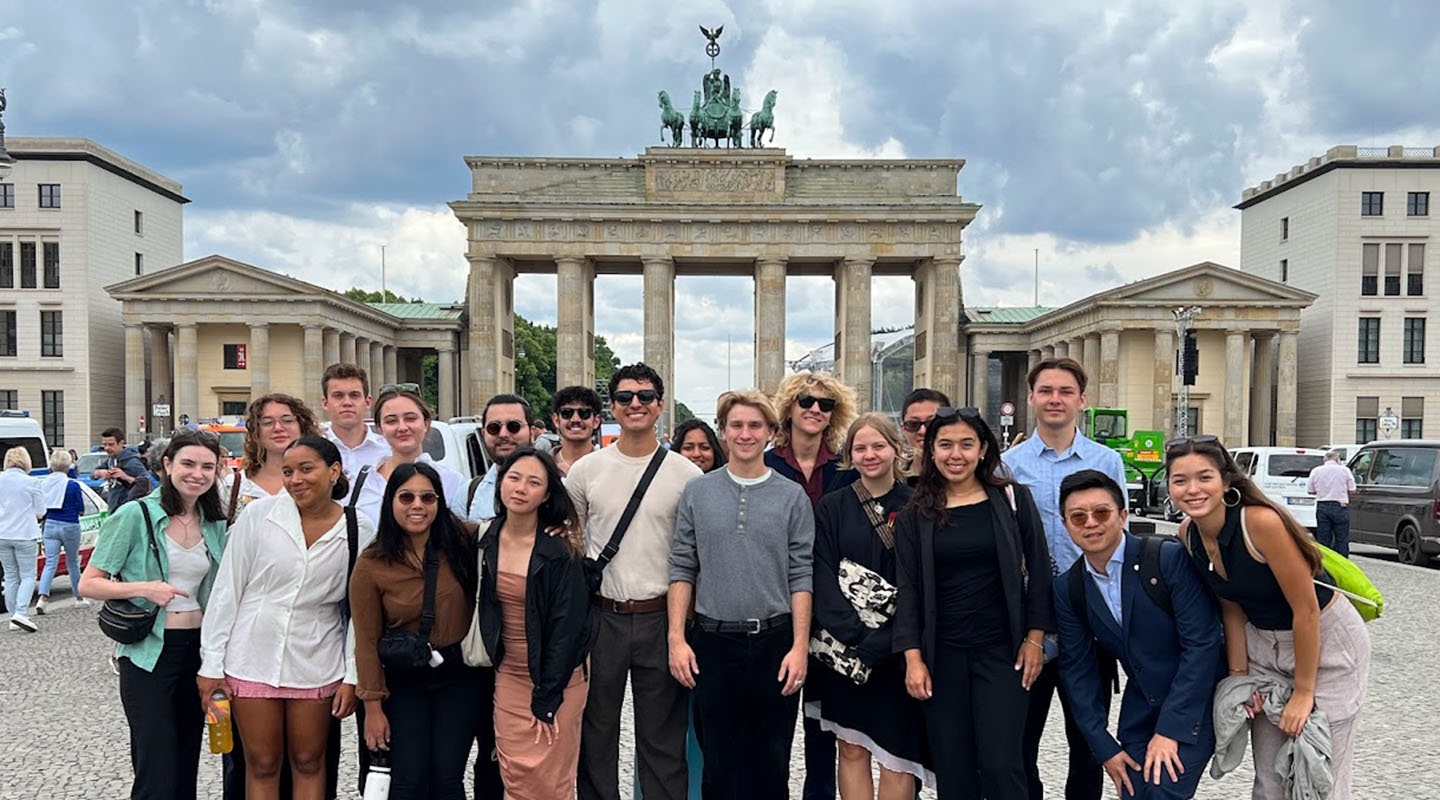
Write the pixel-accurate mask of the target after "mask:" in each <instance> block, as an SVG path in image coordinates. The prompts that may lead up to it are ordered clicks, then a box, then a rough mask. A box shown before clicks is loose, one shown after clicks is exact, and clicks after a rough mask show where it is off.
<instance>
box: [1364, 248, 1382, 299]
mask: <svg viewBox="0 0 1440 800" xmlns="http://www.w3.org/2000/svg"><path fill="white" fill-rule="evenodd" d="M1360 253H1361V259H1360V294H1361V295H1363V296H1365V297H1374V296H1375V295H1377V294H1380V245H1378V244H1363V245H1361V246H1360Z"/></svg>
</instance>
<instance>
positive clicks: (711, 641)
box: [669, 391, 815, 800]
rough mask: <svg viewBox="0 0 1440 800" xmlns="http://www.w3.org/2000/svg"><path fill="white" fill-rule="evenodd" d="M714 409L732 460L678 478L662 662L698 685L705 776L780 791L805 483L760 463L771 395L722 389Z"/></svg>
mask: <svg viewBox="0 0 1440 800" xmlns="http://www.w3.org/2000/svg"><path fill="white" fill-rule="evenodd" d="M716 415H717V417H718V419H719V423H720V430H721V432H722V435H723V436H724V438H725V442H726V444H727V445H728V449H729V455H730V461H729V463H728V464H727V465H726V468H725V469H722V470H716V471H714V472H711V473H709V474H706V475H702V476H700V477H699V478H696V479H694V480H692V481H691V482H690V483H689V484H687V485H686V486H685V493H684V495H683V496H682V497H681V498H680V508H679V512H678V514H677V515H676V518H675V541H674V544H673V545H672V546H671V548H670V595H669V605H670V608H669V613H670V634H669V639H670V642H669V644H670V672H671V674H672V675H674V676H675V680H677V681H679V682H680V683H682V684H684V685H685V686H687V687H690V688H693V689H695V699H696V715H697V716H698V717H699V722H700V725H699V726H698V727H700V728H703V730H704V731H705V736H704V743H703V744H702V745H701V752H702V753H703V755H704V762H705V767H704V770H705V778H704V781H705V785H706V786H707V787H714V791H715V793H716V795H717V796H720V797H744V798H746V800H770V799H771V798H775V800H783V798H787V797H788V795H789V777H790V776H789V772H790V744H791V739H792V738H793V737H794V732H795V715H796V712H797V710H798V709H799V705H800V694H799V692H800V687H801V686H803V685H804V683H805V668H806V663H807V660H808V657H809V652H810V605H811V578H810V563H811V557H812V553H813V551H814V546H815V516H814V512H813V511H812V510H811V508H810V500H809V498H807V497H806V496H805V490H804V489H802V488H800V486H799V484H797V483H795V482H793V481H789V480H785V479H784V478H782V477H780V476H778V475H775V474H774V473H773V472H771V470H770V469H769V468H768V467H766V466H765V446H766V445H767V444H769V442H770V439H771V438H772V437H773V436H774V435H775V432H776V431H777V430H779V428H780V423H779V420H778V419H777V418H776V416H775V410H774V408H773V407H772V406H771V405H770V401H769V399H768V398H766V397H765V395H764V394H761V393H760V392H756V391H745V392H726V393H725V394H723V395H721V396H720V401H719V407H718V409H717V410H716ZM692 598H693V599H694V601H695V621H694V624H693V625H691V626H690V630H689V631H688V636H687V631H686V617H687V616H688V614H689V611H690V602H691V599H692Z"/></svg>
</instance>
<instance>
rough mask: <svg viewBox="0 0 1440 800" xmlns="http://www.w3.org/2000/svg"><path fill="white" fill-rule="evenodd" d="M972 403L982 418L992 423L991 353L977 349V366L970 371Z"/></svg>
mask: <svg viewBox="0 0 1440 800" xmlns="http://www.w3.org/2000/svg"><path fill="white" fill-rule="evenodd" d="M970 375H971V378H970V402H971V403H974V404H975V407H976V408H978V409H980V416H981V417H983V418H984V419H985V421H986V422H989V421H990V351H989V350H981V349H980V348H978V347H977V348H975V366H974V368H973V369H972V370H970Z"/></svg>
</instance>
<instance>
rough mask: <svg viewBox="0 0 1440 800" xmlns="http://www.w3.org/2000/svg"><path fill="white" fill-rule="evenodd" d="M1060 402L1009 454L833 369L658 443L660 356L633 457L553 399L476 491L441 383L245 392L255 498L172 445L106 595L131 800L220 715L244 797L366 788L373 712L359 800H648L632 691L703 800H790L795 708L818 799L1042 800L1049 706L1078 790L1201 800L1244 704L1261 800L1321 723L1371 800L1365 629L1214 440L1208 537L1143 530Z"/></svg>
mask: <svg viewBox="0 0 1440 800" xmlns="http://www.w3.org/2000/svg"><path fill="white" fill-rule="evenodd" d="M1028 383H1029V388H1030V393H1029V398H1028V399H1029V402H1030V405H1031V407H1032V408H1033V409H1034V414H1035V418H1036V420H1037V425H1036V429H1035V431H1034V433H1033V435H1031V436H1030V437H1029V438H1027V439H1026V440H1025V441H1024V442H1022V443H1021V444H1019V445H1017V446H1015V447H1012V448H1010V449H1008V450H1003V447H1002V444H1001V443H1000V442H999V441H998V440H997V438H996V436H995V434H994V432H993V430H992V429H991V428H990V426H989V425H988V423H987V422H986V421H985V420H984V419H983V417H982V416H981V415H980V414H979V413H978V412H976V411H975V410H974V409H963V408H962V409H957V408H953V407H951V406H950V403H949V400H948V398H946V397H944V395H942V394H940V393H938V392H935V391H933V390H927V389H918V390H916V391H915V392H913V393H912V394H911V396H910V397H909V398H907V400H906V402H905V406H904V410H903V413H902V427H903V431H904V432H903V434H902V432H901V429H899V428H897V427H896V425H895V424H894V423H893V422H892V421H891V420H890V419H889V418H888V417H887V416H885V415H881V414H863V415H857V413H856V410H855V399H854V394H853V391H852V390H851V389H850V388H849V387H847V386H845V385H844V384H842V383H840V382H839V381H837V380H835V379H834V378H833V377H831V376H829V375H826V374H823V373H800V374H797V375H792V376H790V377H788V378H786V379H785V381H784V382H783V383H782V385H781V386H780V387H779V390H778V391H777V392H776V394H775V395H774V396H773V397H771V396H767V395H766V394H764V393H761V392H758V391H734V392H727V393H725V394H724V395H722V396H721V397H720V398H719V401H718V404H717V423H718V428H719V431H718V435H717V431H716V430H714V429H712V428H710V426H708V425H706V424H705V423H703V422H699V421H693V420H692V421H690V422H687V423H685V424H684V425H682V426H680V427H679V428H677V429H676V430H675V431H674V433H673V436H672V440H671V444H670V446H669V447H668V448H666V447H665V446H663V445H662V444H661V442H660V441H659V440H658V439H657V437H656V433H655V423H656V421H657V419H658V417H659V414H660V410H661V408H662V407H663V398H664V391H665V387H664V383H663V381H662V379H661V377H660V376H659V375H658V374H657V373H655V371H654V370H652V369H651V368H649V367H648V366H646V365H644V364H634V365H629V366H625V367H622V368H620V369H619V370H617V371H616V372H615V373H614V375H613V376H612V378H611V380H610V386H609V399H610V411H611V413H612V414H613V416H614V418H615V420H616V421H617V422H618V423H619V424H620V427H621V433H620V436H619V438H618V440H617V441H616V442H615V443H613V444H612V445H611V446H609V447H606V448H604V449H596V448H595V447H594V445H593V435H594V433H595V430H596V428H598V426H599V423H600V417H601V414H600V412H601V400H600V398H599V396H598V395H597V394H596V393H595V392H594V391H593V390H590V389H588V388H585V387H568V388H566V389H562V390H561V391H560V392H558V393H557V395H556V397H555V402H554V408H553V415H552V421H553V423H554V425H555V426H556V428H557V430H558V433H559V435H560V439H561V443H560V445H559V446H557V447H553V448H551V447H543V446H542V447H538V448H537V447H536V446H535V444H536V443H535V442H534V440H533V433H532V428H531V423H532V422H533V421H534V420H533V415H532V413H531V410H530V409H529V408H528V405H527V404H526V403H525V401H524V400H523V399H521V398H519V397H517V396H514V395H498V396H496V397H493V398H490V400H489V401H488V402H487V403H486V405H485V408H484V411H483V415H482V434H481V435H482V439H483V441H484V445H485V449H486V452H487V454H488V456H489V459H490V461H491V466H490V467H489V469H488V470H487V472H486V473H485V474H484V475H480V476H476V477H475V478H473V479H471V480H468V481H467V480H466V479H465V478H464V477H463V476H461V475H459V474H457V473H455V472H453V471H452V470H449V469H447V468H446V467H444V466H443V465H441V464H438V463H435V462H434V461H433V460H432V459H430V458H429V457H428V456H427V455H425V453H424V452H423V447H422V445H423V441H424V438H425V433H426V432H427V431H428V428H429V425H430V421H431V418H432V412H431V411H430V409H429V407H428V406H427V405H426V403H425V402H424V400H423V399H421V397H420V396H419V395H418V394H416V393H415V391H414V390H413V389H412V388H410V387H408V386H403V385H402V386H386V387H382V388H381V389H380V391H379V392H378V395H377V396H375V397H374V398H373V399H372V398H371V396H370V390H369V385H368V380H367V378H366V376H365V374H364V372H363V371H361V370H359V369H358V368H357V367H355V366H353V365H348V364H336V365H332V366H331V367H329V368H328V369H327V370H326V372H325V377H324V387H323V390H324V394H323V401H322V402H323V405H324V410H325V411H326V412H327V414H328V416H329V419H330V426H329V429H328V430H327V431H324V432H322V431H321V430H320V428H319V426H318V423H317V420H316V417H315V414H314V413H313V412H312V411H310V410H309V409H308V408H307V407H306V405H305V404H304V403H303V402H302V401H300V400H298V399H297V398H294V397H289V396H286V395H279V394H273V395H267V396H265V397H261V398H257V399H256V400H254V401H252V403H251V404H250V406H249V409H248V414H247V425H246V444H245V451H246V452H245V461H244V469H243V471H241V472H238V473H232V474H229V475H222V474H221V472H222V470H221V467H220V464H221V463H222V461H221V450H220V446H219V442H218V440H217V439H216V437H214V436H213V435H210V434H207V433H203V432H192V431H185V432H181V433H178V434H177V435H176V436H175V437H173V438H172V439H171V440H170V442H169V444H168V446H167V447H166V450H165V453H164V457H163V459H162V466H163V474H162V480H161V486H160V491H159V492H158V493H155V494H153V495H151V496H150V497H147V498H145V499H143V500H141V501H139V502H136V503H129V504H127V505H125V506H123V507H121V508H120V509H119V510H118V511H117V513H115V514H114V515H112V516H111V517H110V518H109V519H108V520H107V522H106V524H105V528H104V530H103V531H102V533H101V536H100V541H99V543H98V545H97V547H96V550H95V552H94V555H93V557H92V559H91V561H90V564H89V566H88V567H87V568H86V570H85V573H84V576H83V578H82V581H81V588H82V591H83V592H84V595H85V596H86V597H90V598H94V599H97V600H102V601H103V600H109V599H132V600H137V601H139V602H140V603H141V604H142V605H146V606H147V607H154V608H158V610H159V614H158V616H157V619H156V623H155V626H154V628H153V629H152V631H151V633H150V635H149V636H148V637H147V638H146V639H145V640H144V641H142V642H140V643H138V644H134V645H120V646H119V647H118V654H119V656H120V665H121V666H120V695H121V700H122V704H123V706H124V708H125V712H126V715H127V718H128V720H129V722H130V731H131V742H130V744H131V759H132V766H133V768H134V772H135V781H134V786H133V789H132V794H131V796H132V797H136V798H187V797H195V794H196V783H197V770H198V759H199V741H198V740H199V738H200V730H201V726H202V724H203V720H204V715H205V705H206V703H209V702H211V701H212V698H216V697H219V696H222V695H223V696H224V697H226V698H228V699H229V700H230V701H231V707H232V709H233V713H234V719H235V723H236V725H237V731H238V734H239V735H238V737H237V747H236V750H235V753H234V754H233V755H232V756H231V757H229V758H228V759H227V770H226V794H227V797H249V798H253V799H255V800H259V799H261V798H278V797H281V796H290V797H295V798H306V799H307V800H319V799H320V798H333V797H336V796H337V794H338V792H339V787H338V786H337V782H338V779H337V774H338V761H339V739H340V736H339V720H340V719H342V718H345V717H348V716H350V715H352V713H353V714H354V715H355V716H356V717H357V725H358V730H359V734H360V738H361V740H362V747H361V748H360V751H361V762H362V764H361V767H362V769H361V775H362V781H363V780H364V775H365V769H366V765H367V764H368V763H369V758H370V756H371V754H372V753H380V752H383V753H386V755H387V756H388V760H389V764H390V769H391V777H392V784H391V790H390V796H391V797H394V798H412V797H414V798H420V797H424V798H431V797H433V798H441V799H449V798H463V797H464V796H465V794H464V788H463V783H464V777H465V774H466V772H467V766H468V761H469V756H470V753H471V751H472V746H477V745H478V754H479V755H478V757H477V758H476V759H475V763H474V768H473V769H474V773H473V780H474V786H475V796H476V797H477V798H478V797H485V798H499V797H501V796H505V797H510V798H517V800H518V799H522V798H546V799H547V800H548V799H550V798H560V797H571V796H575V795H576V794H577V793H578V795H579V796H580V797H581V798H585V800H592V799H595V800H618V798H619V797H620V796H621V795H622V794H624V795H628V794H629V789H628V787H621V786H620V785H619V758H620V747H619V742H620V735H621V734H620V731H621V719H620V717H621V708H622V705H623V702H624V696H625V691H626V686H627V683H628V685H629V687H630V690H631V693H632V696H633V713H634V725H633V730H634V739H635V746H634V752H635V758H636V780H637V783H638V785H639V789H640V792H641V794H642V795H643V796H644V797H647V798H667V797H668V798H680V797H685V796H686V795H687V792H688V787H689V783H690V781H691V779H692V778H691V776H692V775H697V776H698V779H699V782H700V784H701V785H702V787H703V796H705V797H706V798H712V797H713V798H741V797H744V798H746V800H764V799H765V798H783V797H788V796H789V788H788V786H789V765H790V750H791V745H792V739H793V735H794V729H795V723H796V718H797V715H799V714H800V713H801V708H802V699H803V715H804V721H805V726H804V738H805V741H804V749H805V790H804V796H805V797H806V798H816V797H830V798H833V797H834V796H835V795H836V793H837V790H838V793H839V795H840V797H842V798H844V800H854V799H855V798H875V797H877V796H878V797H879V798H881V800H899V799H900V798H905V800H909V798H912V797H914V796H915V795H916V793H917V790H918V787H919V786H920V785H921V784H925V785H930V786H933V787H935V789H936V790H937V792H938V795H939V796H940V797H941V798H946V799H947V800H948V798H980V797H988V798H991V799H992V800H1002V799H1006V798H1039V797H1042V796H1043V787H1042V786H1041V784H1040V780H1039V774H1038V769H1037V763H1038V759H1039V741H1040V737H1041V734H1042V732H1043V727H1044V723H1045V719H1046V717H1047V716H1048V712H1049V708H1050V703H1051V698H1052V696H1053V695H1054V694H1055V693H1056V691H1057V690H1058V694H1059V696H1060V700H1061V704H1062V708H1063V709H1064V716H1065V723H1066V734H1067V739H1068V743H1069V747H1070V759H1069V774H1068V778H1067V783H1066V787H1065V796H1066V797H1067V798H1092V797H1093V798H1098V797H1099V796H1100V794H1101V791H1102V788H1103V786H1102V781H1103V777H1102V775H1108V776H1109V778H1110V779H1111V781H1112V782H1113V784H1114V787H1115V790H1116V791H1117V793H1120V795H1121V796H1122V797H1129V796H1142V797H1176V798H1183V797H1190V796H1192V795H1193V794H1194V791H1195V787H1196V785H1197V784H1198V781H1199V778H1200V776H1201V773H1202V771H1203V766H1204V764H1205V762H1206V761H1207V760H1208V759H1209V758H1210V756H1211V754H1212V752H1214V751H1215V749H1216V727H1215V724H1214V722H1212V718H1215V719H1218V718H1220V715H1218V714H1214V713H1213V708H1212V706H1213V705H1214V704H1215V703H1217V702H1223V701H1224V700H1225V699H1226V698H1231V697H1235V696H1239V697H1240V700H1239V701H1238V704H1237V706H1236V713H1238V714H1239V715H1240V716H1241V717H1242V718H1244V719H1245V720H1246V721H1248V722H1249V727H1250V730H1251V736H1252V739H1253V746H1254V757H1255V759H1256V769H1255V774H1256V777H1255V786H1254V796H1255V797H1259V798H1280V797H1287V796H1289V795H1288V793H1287V790H1286V785H1285V783H1284V779H1283V778H1282V777H1281V776H1280V773H1278V772H1277V771H1276V770H1275V768H1274V766H1275V761H1276V759H1277V757H1278V755H1279V753H1280V752H1281V751H1282V749H1284V746H1285V745H1286V743H1287V741H1288V740H1289V739H1291V738H1292V737H1299V736H1302V734H1303V733H1304V732H1305V731H1306V730H1307V726H1314V725H1319V726H1321V727H1324V728H1326V732H1327V733H1328V737H1327V738H1328V741H1329V751H1328V753H1327V754H1326V755H1327V756H1328V758H1329V762H1328V763H1329V775H1330V777H1331V778H1332V782H1333V789H1332V791H1331V793H1330V794H1329V796H1330V797H1332V798H1348V797H1349V796H1350V794H1349V784H1350V771H1351V766H1352V763H1353V749H1354V739H1355V725H1356V721H1357V719H1358V714H1359V711H1360V706H1361V705H1362V703H1363V698H1364V687H1365V681H1366V678H1367V675H1368V665H1369V639H1368V635H1367V633H1366V631H1365V628H1364V626H1363V624H1361V622H1360V619H1359V617H1358V615H1357V614H1356V613H1355V611H1354V609H1353V608H1352V607H1351V606H1350V605H1349V603H1348V602H1345V601H1344V598H1343V597H1340V595H1338V594H1337V593H1334V592H1331V591H1330V590H1329V589H1328V588H1327V587H1326V585H1325V583H1326V580H1327V576H1326V575H1325V574H1324V572H1323V570H1321V569H1320V568H1319V556H1318V553H1317V551H1315V549H1314V546H1313V544H1312V543H1311V540H1310V539H1309V537H1308V534H1307V533H1306V532H1305V531H1304V529H1302V528H1299V527H1298V526H1297V525H1296V524H1295V523H1294V521H1293V520H1292V519H1290V518H1289V516H1288V515H1287V514H1286V513H1285V512H1284V511H1283V510H1282V509H1278V508H1276V507H1275V506H1274V505H1273V504H1272V503H1271V502H1270V501H1269V500H1267V499H1266V498H1265V496H1264V495H1263V494H1262V493H1261V492H1260V491H1259V490H1258V489H1257V488H1256V487H1255V486H1254V485H1253V484H1252V483H1250V482H1249V480H1248V479H1247V478H1246V477H1245V476H1244V474H1243V473H1242V472H1241V471H1240V470H1239V469H1237V468H1236V466H1235V463H1234V461H1233V459H1231V457H1230V456H1229V455H1228V453H1227V452H1226V451H1225V449H1224V448H1223V446H1222V445H1221V444H1220V443H1219V442H1218V441H1216V440H1215V439H1214V438H1213V437H1192V438H1189V439H1185V440H1181V441H1177V442H1172V443H1171V444H1170V446H1169V447H1168V449H1167V451H1166V464H1167V474H1168V480H1169V484H1170V492H1171V496H1172V497H1173V498H1175V500H1176V502H1177V504H1178V506H1179V507H1180V508H1181V510H1182V511H1184V512H1185V513H1186V515H1187V519H1186V521H1185V522H1184V523H1183V524H1182V526H1181V530H1180V535H1179V537H1178V541H1170V542H1160V541H1159V540H1154V541H1152V540H1148V539H1142V538H1137V537H1134V536H1131V535H1130V534H1128V533H1126V532H1125V524H1126V520H1127V515H1126V508H1127V504H1126V502H1125V493H1124V488H1123V487H1124V473H1123V467H1122V465H1121V463H1120V460H1119V458H1118V456H1117V455H1116V454H1115V453H1114V452H1113V451H1110V450H1108V449H1107V448H1104V447H1103V446H1101V445H1098V444H1096V443H1094V442H1091V441H1089V440H1088V439H1086V438H1085V437H1084V436H1083V435H1081V434H1080V433H1079V431H1078V430H1077V429H1076V425H1075V423H1076V418H1077V417H1078V415H1079V413H1080V411H1081V409H1082V408H1083V407H1084V404H1085V386H1086V376H1085V373H1084V370H1083V369H1082V368H1081V367H1080V365H1079V364H1078V363H1076V362H1074V361H1073V360H1070V359H1055V360H1047V361H1044V362H1042V363H1040V364H1039V365H1037V366H1036V367H1035V368H1034V369H1032V370H1031V372H1030V373H1029V375H1028ZM367 414H368V415H370V416H371V417H373V419H374V421H375V423H376V427H377V428H378V431H379V433H378V434H375V433H372V432H371V431H370V430H369V427H368V425H367V423H366V420H365V417H366V415H367ZM1002 450H1003V455H1002ZM1337 598H1338V599H1337ZM1117 662H1118V666H1119V668H1123V669H1124V671H1125V673H1126V675H1127V676H1128V683H1127V686H1126V689H1125V695H1124V699H1123V700H1122V707H1121V713H1120V724H1119V728H1118V730H1117V731H1116V732H1115V733H1114V734H1111V733H1109V732H1108V731H1107V726H1106V725H1107V719H1108V715H1109V707H1110V697H1111V686H1112V685H1118V681H1117V678H1116V674H1117V673H1116V669H1117V668H1116V664H1117ZM1227 665H1228V671H1229V677H1226V675H1225V672H1226V667H1227ZM1222 678H1224V681H1222ZM1217 684H1218V685H1219V687H1220V688H1219V694H1218V697H1219V698H1221V699H1220V700H1217ZM1237 693H1239V694H1237ZM692 712H693V713H692ZM1251 718H1253V719H1251ZM1222 736H1230V737H1233V736H1234V731H1232V730H1230V727H1229V726H1225V727H1224V728H1223V730H1222ZM687 739H691V740H698V744H699V751H700V753H701V754H702V758H701V763H700V764H695V763H693V762H688V763H687V757H686V742H687ZM1222 746H1226V747H1229V746H1231V745H1228V744H1226V745H1222ZM1286 752H1287V753H1288V752H1289V750H1286ZM872 764H873V765H874V766H876V767H878V770H879V776H880V778H879V782H878V785H877V784H876V783H875V782H874V781H873V780H872V777H871V776H872V772H871V769H872ZM877 793H878V794H877Z"/></svg>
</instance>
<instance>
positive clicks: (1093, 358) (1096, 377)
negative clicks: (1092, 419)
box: [1071, 333, 1103, 407]
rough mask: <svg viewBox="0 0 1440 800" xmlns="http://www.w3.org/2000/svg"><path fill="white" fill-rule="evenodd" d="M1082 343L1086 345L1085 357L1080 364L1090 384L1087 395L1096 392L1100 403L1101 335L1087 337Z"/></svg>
mask: <svg viewBox="0 0 1440 800" xmlns="http://www.w3.org/2000/svg"><path fill="white" fill-rule="evenodd" d="M1082 341H1083V342H1084V344H1083V345H1082V348H1081V349H1082V352H1083V355H1082V356H1081V361H1080V363H1081V365H1082V366H1084V367H1085V377H1086V379H1087V384H1088V385H1087V387H1086V391H1087V393H1088V392H1095V393H1096V395H1097V401H1098V395H1099V391H1100V387H1099V383H1100V335H1099V334H1097V333H1092V334H1089V335H1088V336H1086V337H1085V338H1084V339H1083V340H1082ZM1071 358H1074V356H1071ZM1097 405H1098V402H1097ZM1102 407H1103V406H1102Z"/></svg>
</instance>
